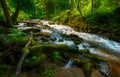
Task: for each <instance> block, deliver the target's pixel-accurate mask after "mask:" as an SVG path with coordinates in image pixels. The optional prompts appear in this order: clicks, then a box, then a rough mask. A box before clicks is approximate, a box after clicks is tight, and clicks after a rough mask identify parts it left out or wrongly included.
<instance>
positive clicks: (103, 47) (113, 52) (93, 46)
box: [18, 20, 120, 74]
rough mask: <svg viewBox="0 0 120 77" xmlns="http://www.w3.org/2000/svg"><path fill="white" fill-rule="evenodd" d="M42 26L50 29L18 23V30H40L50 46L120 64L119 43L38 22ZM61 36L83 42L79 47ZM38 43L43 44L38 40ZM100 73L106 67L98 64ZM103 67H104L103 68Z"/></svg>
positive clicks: (61, 26)
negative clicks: (78, 51) (85, 52)
mask: <svg viewBox="0 0 120 77" xmlns="http://www.w3.org/2000/svg"><path fill="white" fill-rule="evenodd" d="M40 21H41V22H42V23H43V25H47V26H49V27H50V28H47V27H46V28H42V26H41V25H34V26H32V27H29V26H25V24H24V23H19V25H18V29H22V30H26V29H31V28H34V29H36V28H37V29H40V31H41V32H48V33H50V34H51V36H50V39H49V41H48V42H49V43H52V44H66V45H68V46H71V47H73V48H78V49H79V50H84V49H88V50H89V51H90V52H91V53H92V54H96V55H98V56H102V57H103V58H107V59H110V60H114V61H117V62H119V63H120V59H119V58H120V43H118V42H115V41H112V40H109V39H108V38H105V37H102V36H99V35H95V34H89V33H84V32H77V31H75V30H73V29H72V28H71V27H69V26H64V25H58V24H52V25H50V24H49V23H48V22H49V21H45V20H40ZM62 34H66V35H70V34H75V35H77V36H79V37H80V38H82V39H83V42H82V43H80V44H79V45H76V44H75V43H74V41H72V40H70V39H69V38H66V37H63V36H62ZM38 41H39V42H43V41H42V40H40V38H38ZM72 64H73V62H72V61H69V62H68V63H67V64H66V65H65V66H64V68H65V69H67V68H69V67H70V66H72ZM99 65H100V67H101V71H102V72H103V73H106V74H108V73H107V71H106V70H105V69H106V68H107V67H108V65H107V64H106V63H103V62H101V63H100V64H99ZM103 66H104V67H103Z"/></svg>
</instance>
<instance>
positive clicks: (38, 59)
mask: <svg viewBox="0 0 120 77" xmlns="http://www.w3.org/2000/svg"><path fill="white" fill-rule="evenodd" d="M45 60H46V55H45V54H43V53H41V55H39V56H31V57H27V58H26V59H25V64H24V66H25V67H26V68H27V69H32V68H36V67H37V66H39V65H40V64H42V63H43V62H44V61H45Z"/></svg>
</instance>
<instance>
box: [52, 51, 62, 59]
mask: <svg viewBox="0 0 120 77" xmlns="http://www.w3.org/2000/svg"><path fill="white" fill-rule="evenodd" d="M52 58H53V59H54V60H55V61H57V60H60V59H61V55H60V53H59V52H58V51H55V52H53V54H52Z"/></svg>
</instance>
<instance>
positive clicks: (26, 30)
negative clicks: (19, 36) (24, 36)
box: [23, 27, 40, 33]
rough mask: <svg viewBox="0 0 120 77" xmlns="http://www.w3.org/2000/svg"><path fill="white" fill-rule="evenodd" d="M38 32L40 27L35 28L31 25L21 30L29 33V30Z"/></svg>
mask: <svg viewBox="0 0 120 77" xmlns="http://www.w3.org/2000/svg"><path fill="white" fill-rule="evenodd" d="M31 31H32V32H40V28H35V27H33V28H32V27H31V28H29V29H25V30H23V32H25V33H30V32H31Z"/></svg>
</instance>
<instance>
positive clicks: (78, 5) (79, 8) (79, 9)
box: [77, 0, 83, 18]
mask: <svg viewBox="0 0 120 77" xmlns="http://www.w3.org/2000/svg"><path fill="white" fill-rule="evenodd" d="M77 9H78V11H79V13H80V16H81V18H82V17H83V14H82V11H81V6H80V0H78V4H77Z"/></svg>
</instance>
